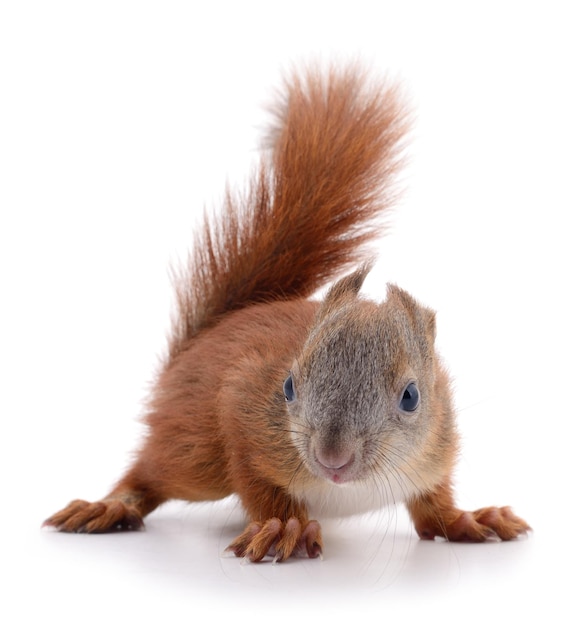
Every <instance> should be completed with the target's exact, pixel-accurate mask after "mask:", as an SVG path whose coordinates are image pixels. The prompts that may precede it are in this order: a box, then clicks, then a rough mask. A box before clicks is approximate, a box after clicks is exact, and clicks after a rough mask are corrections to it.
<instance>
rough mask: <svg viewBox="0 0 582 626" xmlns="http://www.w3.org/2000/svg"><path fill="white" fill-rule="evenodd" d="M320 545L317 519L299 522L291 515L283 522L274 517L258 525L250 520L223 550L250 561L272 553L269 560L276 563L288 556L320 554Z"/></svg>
mask: <svg viewBox="0 0 582 626" xmlns="http://www.w3.org/2000/svg"><path fill="white" fill-rule="evenodd" d="M322 545H323V544H322V541H321V527H320V525H319V523H318V522H316V521H314V520H311V521H309V522H306V523H302V522H301V521H300V520H299V519H297V518H295V517H291V518H289V519H288V520H287V521H286V522H283V521H281V520H280V519H279V518H276V517H274V518H271V519H270V520H267V521H266V522H263V523H262V524H261V523H260V522H251V523H250V524H249V525H248V526H247V527H246V529H245V530H244V531H243V533H242V534H241V535H239V536H238V537H237V538H236V539H235V540H234V541H233V542H232V543H231V544H230V545H229V546H228V548H226V551H227V552H233V553H234V555H235V556H238V557H242V558H243V560H244V561H246V562H252V563H256V562H258V561H262V560H263V559H264V557H265V556H267V555H268V554H272V555H273V561H272V562H273V563H279V562H282V561H286V560H287V559H288V558H289V557H291V556H308V557H309V558H316V557H320V556H321V553H322Z"/></svg>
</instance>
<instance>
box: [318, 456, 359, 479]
mask: <svg viewBox="0 0 582 626" xmlns="http://www.w3.org/2000/svg"><path fill="white" fill-rule="evenodd" d="M314 455H315V461H316V463H317V467H318V469H319V472H320V473H321V474H322V475H323V476H324V477H325V478H328V479H329V480H331V481H332V482H334V483H336V484H341V483H345V482H348V481H349V480H352V479H353V478H354V476H353V473H354V472H353V469H354V466H355V459H356V453H355V452H354V450H353V449H352V448H347V449H342V450H327V449H323V448H315V450H314Z"/></svg>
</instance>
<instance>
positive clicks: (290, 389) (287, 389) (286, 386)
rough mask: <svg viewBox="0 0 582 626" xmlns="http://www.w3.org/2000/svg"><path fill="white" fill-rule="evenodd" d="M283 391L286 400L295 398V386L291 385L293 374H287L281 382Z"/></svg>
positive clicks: (289, 400) (290, 400) (291, 400)
mask: <svg viewBox="0 0 582 626" xmlns="http://www.w3.org/2000/svg"><path fill="white" fill-rule="evenodd" d="M283 393H284V394H285V400H287V402H293V400H295V386H294V385H293V376H292V375H291V374H289V376H287V378H286V379H285V382H284V383H283Z"/></svg>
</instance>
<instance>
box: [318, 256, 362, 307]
mask: <svg viewBox="0 0 582 626" xmlns="http://www.w3.org/2000/svg"><path fill="white" fill-rule="evenodd" d="M371 269H372V264H371V263H364V264H363V265H361V266H360V267H359V268H358V269H357V270H356V271H355V272H352V273H351V274H348V275H347V276H344V277H343V278H340V280H338V281H337V282H336V283H334V284H333V285H332V286H331V287H330V289H329V291H328V292H327V294H326V296H325V298H324V300H323V303H322V308H321V314H325V313H327V312H328V311H329V310H330V309H331V308H333V307H335V306H337V305H339V304H340V303H342V302H346V301H348V300H351V299H353V298H355V297H356V296H357V295H358V293H359V291H360V289H361V288H362V285H363V284H364V280H365V279H366V276H367V275H368V273H369V272H370V270H371Z"/></svg>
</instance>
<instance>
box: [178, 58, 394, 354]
mask: <svg viewBox="0 0 582 626" xmlns="http://www.w3.org/2000/svg"><path fill="white" fill-rule="evenodd" d="M272 111H273V113H274V123H273V124H272V126H271V128H270V129H269V132H268V134H267V141H266V151H265V154H264V155H263V158H262V160H261V163H260V165H259V167H258V170H257V172H256V174H255V175H254V177H253V179H252V180H251V183H250V185H249V188H248V192H247V193H246V194H245V196H244V197H243V198H235V197H234V196H233V195H232V194H230V193H228V194H227V197H226V199H225V202H224V210H223V213H222V217H221V219H220V221H219V222H212V221H211V220H209V219H205V221H204V224H203V228H202V230H201V231H200V233H199V234H198V235H197V237H196V241H195V242H194V246H193V251H192V253H191V256H190V259H189V262H188V264H187V266H186V267H185V268H184V269H183V271H182V272H181V274H180V275H179V276H178V278H177V281H176V291H177V304H178V311H177V316H176V319H175V320H174V325H173V330H172V334H171V337H170V345H169V358H170V360H172V359H173V357H175V356H176V355H177V354H179V353H180V352H182V351H183V349H184V347H185V346H186V345H187V344H188V343H189V341H190V339H192V338H193V337H194V336H195V335H196V334H197V333H198V332H199V331H200V330H202V329H204V328H208V327H210V326H213V325H214V324H215V323H216V322H217V321H218V320H219V319H220V318H221V317H222V316H223V315H224V314H226V313H228V312H230V311H234V310H237V309H241V308H243V307H245V306H248V305H250V304H254V303H259V302H272V301H275V300H289V299H292V298H297V297H307V296H309V295H311V294H312V293H313V292H314V291H316V290H317V289H318V288H320V287H322V286H323V285H324V284H325V283H326V282H327V281H329V280H330V279H332V278H334V277H335V276H336V275H337V274H338V273H339V272H341V271H342V270H345V269H347V268H348V267H350V266H351V265H353V264H354V263H356V262H359V261H361V259H362V254H363V246H364V244H366V243H367V242H368V241H369V240H370V239H371V238H372V237H374V236H376V235H377V234H378V232H379V229H380V227H381V225H382V221H381V220H379V219H378V218H380V217H381V216H382V214H384V215H386V211H387V209H388V208H389V206H390V204H391V200H392V196H393V195H394V194H393V193H392V190H391V189H390V187H389V185H390V183H391V182H392V181H393V177H394V174H395V172H396V170H397V168H398V164H399V160H400V149H401V144H402V138H403V135H404V133H405V130H406V116H405V114H404V111H403V107H402V104H401V101H400V99H399V96H398V93H397V90H396V89H395V88H394V87H393V86H390V85H386V84H384V83H378V82H374V81H372V80H370V79H369V77H368V76H367V74H366V72H364V71H363V69H362V68H361V67H360V66H358V65H352V66H350V67H348V68H347V69H346V68H345V67H344V68H342V69H335V68H330V69H328V70H327V71H322V70H320V69H316V70H313V69H312V70H310V69H307V70H305V71H304V72H301V71H298V72H295V73H292V74H291V75H290V76H289V78H288V79H287V80H286V81H285V83H284V88H283V90H282V91H281V93H280V96H279V98H278V99H277V101H276V102H275V103H274V106H273V108H272Z"/></svg>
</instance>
